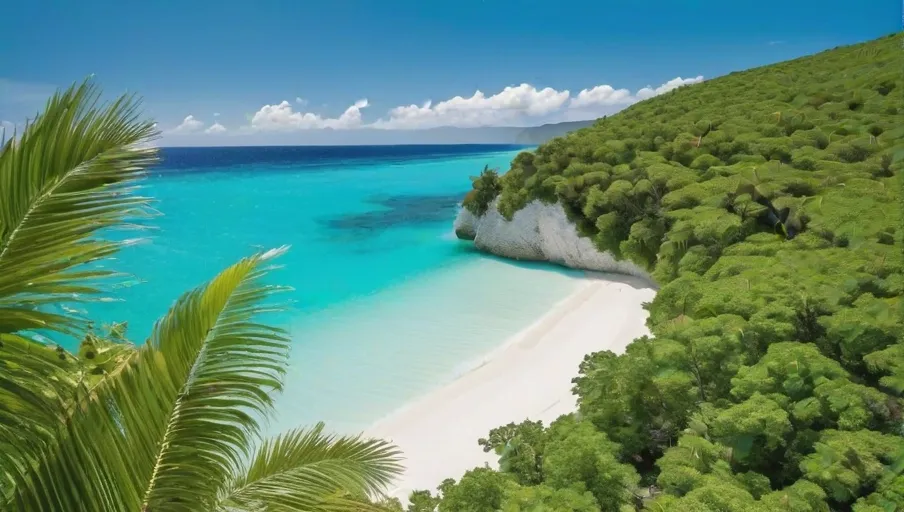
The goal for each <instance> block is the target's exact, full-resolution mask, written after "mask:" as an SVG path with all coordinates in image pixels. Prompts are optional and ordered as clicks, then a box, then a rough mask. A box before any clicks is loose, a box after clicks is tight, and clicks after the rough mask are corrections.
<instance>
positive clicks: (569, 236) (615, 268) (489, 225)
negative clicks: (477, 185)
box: [454, 199, 651, 281]
mask: <svg viewBox="0 0 904 512" xmlns="http://www.w3.org/2000/svg"><path fill="white" fill-rule="evenodd" d="M496 201H498V199H497V200H496ZM496 201H493V203H492V204H491V205H490V207H489V209H488V210H487V213H485V214H484V215H482V216H480V217H477V216H476V215H474V214H473V213H471V212H470V211H468V210H467V209H466V208H462V209H461V210H460V211H459V213H458V217H456V219H455V224H454V226H455V234H456V235H457V236H458V238H461V239H463V240H473V241H474V245H475V246H476V247H477V248H478V249H480V250H482V251H486V252H488V253H491V254H495V255H497V256H502V257H505V258H512V259H516V260H530V261H549V262H551V263H556V264H559V265H564V266H566V267H570V268H576V269H583V270H593V271H598V272H614V273H618V274H627V275H632V276H637V277H641V278H643V279H645V280H647V281H651V278H650V276H649V275H648V274H647V273H646V272H645V271H644V270H643V269H641V268H640V267H638V266H637V265H634V264H633V263H631V262H630V261H626V260H623V261H617V260H616V259H615V258H614V257H613V256H612V254H610V253H608V252H601V251H600V250H598V249H597V248H596V247H594V245H593V243H592V242H591V241H590V239H589V238H586V237H581V236H579V235H578V231H577V229H576V228H575V226H574V224H572V223H571V221H570V220H568V217H566V215H565V210H563V209H562V207H561V206H560V205H558V204H543V203H542V202H540V201H536V200H535V201H532V202H530V203H528V204H527V206H525V207H524V208H522V209H520V210H518V211H517V212H515V215H514V217H513V218H512V220H511V221H508V220H505V218H504V217H503V216H502V214H501V213H499V210H498V209H497V208H496Z"/></svg>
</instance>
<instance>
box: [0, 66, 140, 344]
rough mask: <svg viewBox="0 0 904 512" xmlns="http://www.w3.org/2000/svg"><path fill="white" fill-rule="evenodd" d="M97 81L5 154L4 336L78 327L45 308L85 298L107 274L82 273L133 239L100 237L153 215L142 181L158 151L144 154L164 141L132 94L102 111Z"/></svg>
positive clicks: (54, 108)
mask: <svg viewBox="0 0 904 512" xmlns="http://www.w3.org/2000/svg"><path fill="white" fill-rule="evenodd" d="M98 98H99V92H98V90H97V88H96V87H94V86H93V85H92V84H91V83H89V82H85V83H83V84H82V85H80V86H77V87H76V86H73V87H71V88H69V89H68V90H67V91H65V92H63V93H58V94H56V95H55V96H54V97H53V98H51V99H50V101H48V103H47V106H46V107H45V110H44V112H43V113H42V114H40V115H38V116H37V117H36V118H35V120H34V122H32V123H31V124H30V125H28V126H27V127H26V128H25V130H24V131H23V133H22V136H21V138H20V139H19V140H12V139H11V140H9V141H7V142H6V144H5V145H4V146H3V148H2V150H0V190H2V191H3V201H0V332H5V333H8V332H15V331H20V330H24V329H43V328H52V329H60V328H71V327H73V326H74V322H73V319H72V318H69V317H68V315H65V314H59V313H51V312H48V311H46V310H43V309H40V307H41V306H45V305H47V304H55V303H59V302H60V301H61V299H63V298H64V297H67V298H68V299H69V300H70V301H78V300H84V299H86V298H87V297H88V296H91V295H94V294H96V293H97V292H98V291H99V290H98V288H97V286H96V283H97V280H98V279H100V278H103V277H108V276H111V275H114V273H113V272H112V271H110V270H106V269H103V268H96V269H85V268H84V267H82V268H81V269H77V267H79V266H81V265H83V264H85V263H90V262H95V261H97V260H100V259H103V258H107V257H109V256H110V255H112V254H113V253H114V252H116V251H117V250H118V249H119V248H120V247H121V246H122V245H123V243H125V242H115V241H109V240H101V239H97V238H93V237H92V235H94V234H95V233H96V232H97V231H99V230H102V229H104V228H110V227H117V226H122V225H123V224H126V223H127V222H129V221H130V220H134V219H138V218H141V217H145V216H147V211H146V210H145V206H146V205H147V202H148V201H147V199H145V198H142V197H137V196H136V195H134V194H133V193H132V192H133V191H134V184H135V181H136V180H137V179H138V178H140V177H141V176H142V175H143V173H144V168H146V167H147V166H148V165H150V164H152V163H153V162H154V161H155V155H156V151H155V150H154V149H152V148H144V149H141V148H138V147H136V146H137V145H139V144H142V143H146V142H148V141H150V140H151V139H152V138H153V137H154V136H155V135H156V129H155V128H154V124H153V123H151V122H149V121H139V120H138V110H137V107H138V103H137V102H136V101H134V100H133V99H132V98H130V97H126V96H123V97H121V98H119V99H117V100H116V101H114V102H113V103H112V104H109V105H106V106H104V107H100V108H99V107H98V105H97V101H98Z"/></svg>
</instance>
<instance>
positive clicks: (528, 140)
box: [514, 119, 596, 144]
mask: <svg viewBox="0 0 904 512" xmlns="http://www.w3.org/2000/svg"><path fill="white" fill-rule="evenodd" d="M595 122H596V120H595V119H592V120H589V121H567V122H564V123H550V124H544V125H541V126H532V127H530V128H524V129H523V130H521V132H520V133H518V135H516V136H515V141H514V142H515V144H543V143H544V142H546V141H548V140H550V139H554V138H556V137H561V136H562V135H565V134H566V133H568V132H573V131H575V130H579V129H581V128H586V127H588V126H592V125H593V123H595Z"/></svg>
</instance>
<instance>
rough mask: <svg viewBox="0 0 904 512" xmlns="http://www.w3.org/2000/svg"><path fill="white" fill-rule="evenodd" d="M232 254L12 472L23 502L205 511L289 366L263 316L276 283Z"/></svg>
mask: <svg viewBox="0 0 904 512" xmlns="http://www.w3.org/2000/svg"><path fill="white" fill-rule="evenodd" d="M280 252H282V251H281V250H276V251H269V252H266V253H263V254H259V255H256V256H254V257H251V258H247V259H245V260H242V261H240V262H239V263H237V264H235V265H233V266H232V267H230V268H228V269H226V270H225V271H223V272H222V273H221V274H219V275H218V276H217V277H216V278H214V279H213V280H212V281H210V282H209V283H208V284H206V285H205V286H202V287H200V288H198V289H196V290H194V291H192V292H190V293H188V294H186V295H184V296H183V297H182V298H181V299H179V300H178V301H177V302H176V304H175V305H174V306H173V308H172V309H171V310H170V312H169V313H168V314H167V315H166V316H165V317H164V318H163V319H161V320H160V321H158V323H157V324H156V326H155V328H154V332H153V334H152V336H151V339H150V340H149V341H148V343H147V344H145V345H144V346H142V347H141V349H140V350H139V351H138V353H137V354H136V356H135V357H134V358H132V359H131V361H130V363H129V366H128V367H127V368H125V369H123V370H122V371H121V372H120V373H119V374H118V376H117V377H116V378H115V379H111V380H110V381H108V382H107V383H106V385H105V386H102V387H101V388H100V389H99V390H98V391H97V392H96V393H95V396H93V397H92V398H91V399H90V402H89V403H88V404H87V406H85V407H82V408H80V409H79V410H76V411H75V412H73V414H72V416H71V419H70V420H69V421H68V422H67V423H66V426H65V430H64V432H62V433H61V434H59V437H58V441H57V442H56V443H54V444H53V445H51V447H50V448H49V449H48V450H46V452H45V453H44V454H43V456H42V457H41V460H40V464H38V465H37V466H36V467H35V468H33V469H32V470H31V471H28V472H26V474H24V475H21V476H20V477H18V478H17V485H16V489H15V491H16V492H15V497H14V503H15V508H17V509H21V510H83V511H94V510H97V511H108V510H173V511H178V510H186V511H188V510H192V511H194V510H210V509H211V508H212V506H213V505H214V503H215V502H216V498H217V496H218V495H219V493H220V491H221V489H222V488H223V486H224V484H225V483H226V482H227V481H228V480H229V477H230V476H231V475H234V474H236V473H238V471H239V469H240V468H241V467H242V462H243V460H246V459H247V457H248V456H249V455H250V453H249V451H250V446H251V445H252V443H253V441H254V440H255V439H256V436H257V433H258V430H259V420H260V419H261V418H263V417H264V416H265V415H266V414H267V413H268V412H269V410H270V406H271V401H270V396H269V393H268V392H269V391H270V390H272V389H278V388H279V387H280V385H281V377H282V374H283V372H284V371H285V368H286V364H287V350H288V339H287V338H286V336H285V334H284V333H283V332H282V331H280V330H277V329H274V328H271V327H268V326H265V325H261V324H259V323H257V321H256V319H257V317H258V316H259V314H261V313H264V312H267V311H271V310H273V309H274V307H273V306H270V305H267V304H265V302H264V301H265V300H266V299H267V298H268V297H269V296H270V295H271V293H272V292H273V291H274V290H278V289H275V288H273V287H268V286H265V285H263V284H262V283H261V278H262V277H263V275H264V273H265V269H263V268H261V265H262V264H263V263H265V262H267V261H269V260H270V259H271V258H273V257H275V256H277V255H278V254H280Z"/></svg>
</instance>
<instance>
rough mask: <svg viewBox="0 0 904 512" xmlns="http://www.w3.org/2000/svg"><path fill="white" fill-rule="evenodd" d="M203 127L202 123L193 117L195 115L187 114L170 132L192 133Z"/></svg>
mask: <svg viewBox="0 0 904 512" xmlns="http://www.w3.org/2000/svg"><path fill="white" fill-rule="evenodd" d="M203 127H204V123H203V122H202V121H199V120H197V119H195V116H193V115H188V116H185V119H183V120H182V123H181V124H180V125H179V126H177V127H175V128H173V129H172V130H171V133H194V132H196V131H198V130H200V129H201V128H203Z"/></svg>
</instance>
